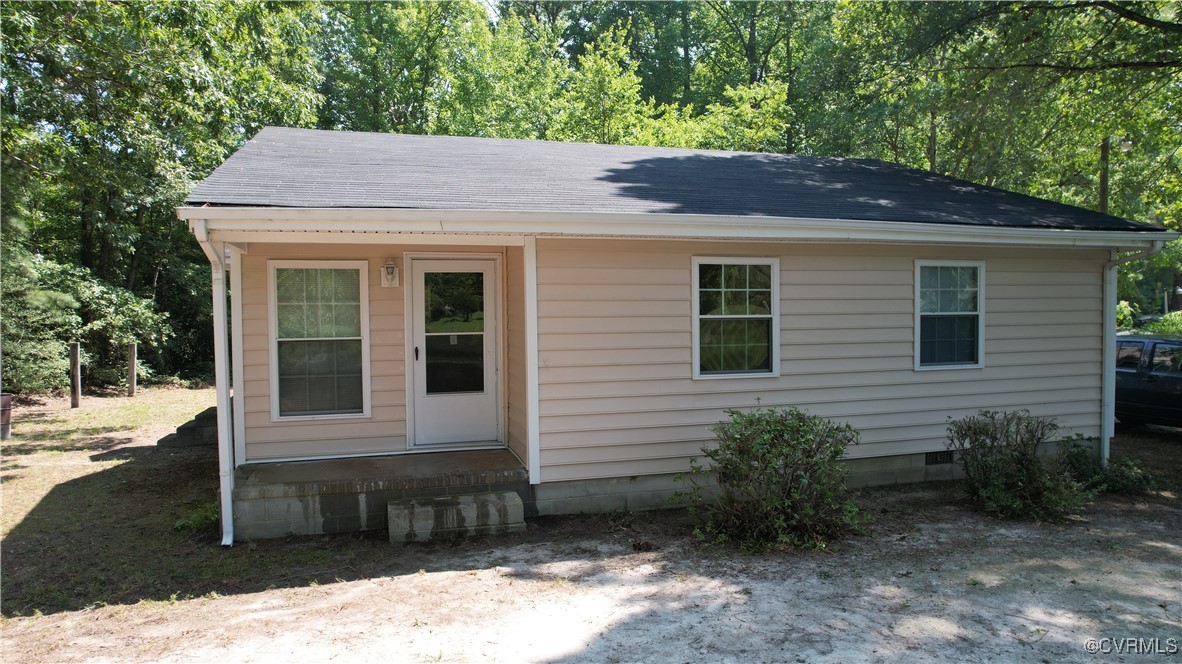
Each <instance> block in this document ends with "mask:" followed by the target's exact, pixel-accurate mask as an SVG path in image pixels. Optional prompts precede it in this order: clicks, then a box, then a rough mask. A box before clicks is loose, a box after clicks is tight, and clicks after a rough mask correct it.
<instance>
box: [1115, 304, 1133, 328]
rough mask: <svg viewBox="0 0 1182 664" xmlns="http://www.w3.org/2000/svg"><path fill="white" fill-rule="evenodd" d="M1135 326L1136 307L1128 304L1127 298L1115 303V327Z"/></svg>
mask: <svg viewBox="0 0 1182 664" xmlns="http://www.w3.org/2000/svg"><path fill="white" fill-rule="evenodd" d="M1136 326H1137V308H1136V307H1134V306H1133V305H1131V304H1129V302H1128V300H1121V301H1120V302H1117V303H1116V327H1117V328H1118V329H1121V330H1131V329H1133V328H1134V327H1136Z"/></svg>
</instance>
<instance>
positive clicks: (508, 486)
mask: <svg viewBox="0 0 1182 664" xmlns="http://www.w3.org/2000/svg"><path fill="white" fill-rule="evenodd" d="M500 492H514V493H516V494H517V495H518V496H519V497H520V498H521V502H522V504H523V505H524V508H525V514H526V516H531V515H533V514H536V509H535V507H534V501H533V491H532V488H531V486H530V483H529V473H528V471H527V470H526V468H525V467H524V466H523V465H522V464H521V462H520V461H518V459H517V457H516V456H514V454H513V453H512V452H510V451H509V450H507V449H490V450H462V451H446V452H428V453H422V454H400V455H393V456H374V457H355V458H343V459H318V460H314V461H280V462H273V463H255V464H249V465H244V466H240V467H238V468H237V469H235V471H234V491H233V496H234V497H233V504H234V533H235V537H236V539H238V540H251V539H266V538H272V537H285V536H287V535H293V534H294V535H311V534H320V533H345V532H357V531H362V530H380V529H383V528H385V527H386V516H387V512H386V510H387V505H388V504H389V503H390V501H392V500H401V499H410V498H435V497H441V496H460V495H470V494H483V493H500Z"/></svg>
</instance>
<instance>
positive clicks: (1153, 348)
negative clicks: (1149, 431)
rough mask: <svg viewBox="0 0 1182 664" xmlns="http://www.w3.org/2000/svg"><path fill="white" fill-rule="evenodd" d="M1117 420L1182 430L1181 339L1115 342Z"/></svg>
mask: <svg viewBox="0 0 1182 664" xmlns="http://www.w3.org/2000/svg"><path fill="white" fill-rule="evenodd" d="M1116 419H1118V420H1120V422H1121V424H1141V423H1150V424H1165V425H1167V426H1174V427H1182V339H1172V338H1169V337H1156V336H1136V337H1117V339H1116Z"/></svg>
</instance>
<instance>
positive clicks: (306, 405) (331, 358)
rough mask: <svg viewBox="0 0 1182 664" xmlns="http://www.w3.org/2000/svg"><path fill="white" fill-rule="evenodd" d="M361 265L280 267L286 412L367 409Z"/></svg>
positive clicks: (280, 356) (280, 361)
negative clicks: (364, 381)
mask: <svg viewBox="0 0 1182 664" xmlns="http://www.w3.org/2000/svg"><path fill="white" fill-rule="evenodd" d="M361 276H362V275H361V271H360V270H358V269H355V268H343V269H336V268H276V270H275V302H276V305H275V317H276V333H277V337H278V339H277V341H276V343H277V357H276V372H277V374H278V383H277V385H276V386H275V388H276V390H277V391H278V403H279V415H280V416H301V415H302V416H309V415H338V414H355V413H362V412H364V391H363V389H362V386H363V367H362V344H363V338H362V327H361V326H362V324H363V323H362V320H361Z"/></svg>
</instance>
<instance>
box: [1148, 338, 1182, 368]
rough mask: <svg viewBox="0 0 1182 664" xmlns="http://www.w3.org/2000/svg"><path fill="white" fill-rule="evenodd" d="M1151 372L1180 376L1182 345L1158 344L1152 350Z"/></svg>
mask: <svg viewBox="0 0 1182 664" xmlns="http://www.w3.org/2000/svg"><path fill="white" fill-rule="evenodd" d="M1153 371H1154V373H1173V374H1182V345H1178V344H1158V345H1157V346H1156V347H1155V348H1154V349H1153Z"/></svg>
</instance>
